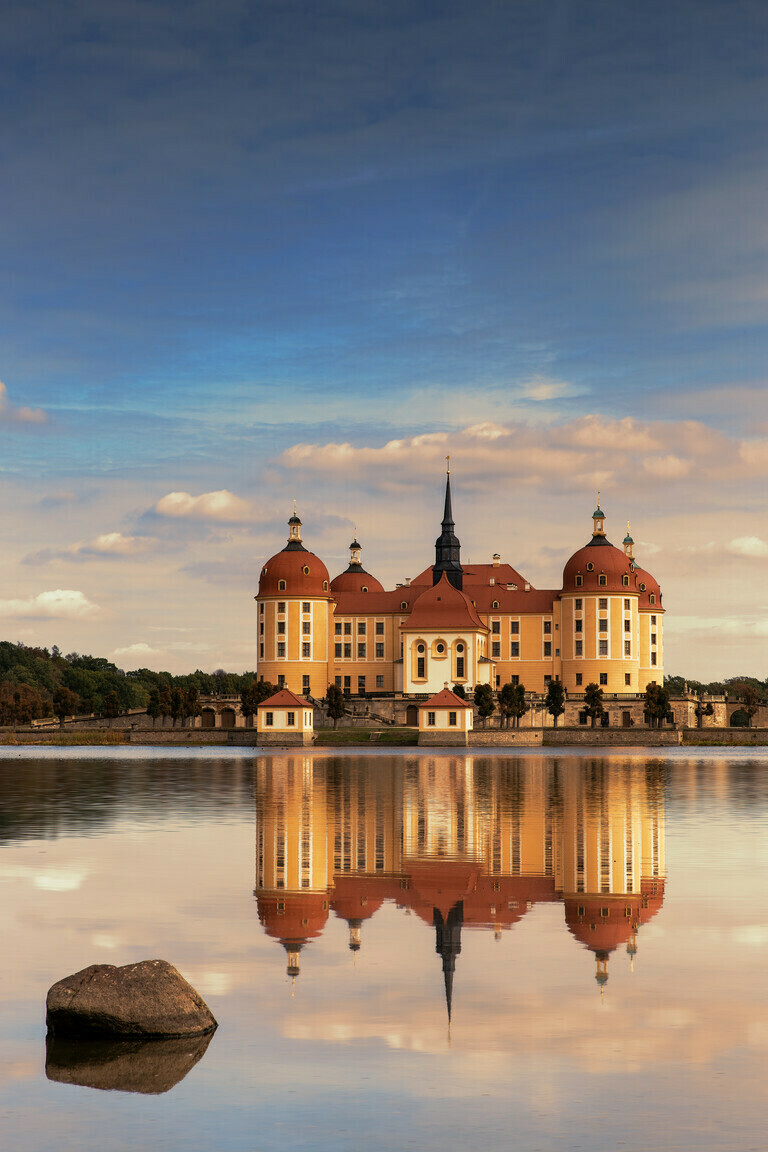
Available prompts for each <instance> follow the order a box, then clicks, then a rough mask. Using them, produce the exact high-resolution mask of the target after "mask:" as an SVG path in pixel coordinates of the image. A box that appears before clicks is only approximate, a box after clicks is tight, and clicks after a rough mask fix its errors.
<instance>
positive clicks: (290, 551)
mask: <svg viewBox="0 0 768 1152" xmlns="http://www.w3.org/2000/svg"><path fill="white" fill-rule="evenodd" d="M281 580H283V581H285V587H284V588H281V587H280V581H281ZM328 585H329V580H328V569H327V568H326V566H325V564H323V562H322V560H321V559H320V557H319V556H315V554H314V552H307V551H306V549H304V548H296V549H294V548H284V549H283V551H282V552H278V553H277V554H276V555H275V556H273V557H272V558H271V559H270V560H267V562H266V564H265V565H264V567H263V568H262V570H261V576H260V578H259V596H278V595H281V596H322V597H324V598H326V599H330V596H331V594H330V592H329V590H328Z"/></svg>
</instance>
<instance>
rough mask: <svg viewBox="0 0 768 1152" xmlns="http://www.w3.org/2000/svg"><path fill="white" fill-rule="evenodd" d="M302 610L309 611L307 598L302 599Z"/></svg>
mask: <svg viewBox="0 0 768 1152" xmlns="http://www.w3.org/2000/svg"><path fill="white" fill-rule="evenodd" d="M301 610H302V612H306V613H309V600H303V601H302V604H301Z"/></svg>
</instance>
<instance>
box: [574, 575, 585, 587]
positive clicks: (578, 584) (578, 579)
mask: <svg viewBox="0 0 768 1152" xmlns="http://www.w3.org/2000/svg"><path fill="white" fill-rule="evenodd" d="M583 583H584V577H583V576H577V577H576V587H577V588H581V586H582V584H583Z"/></svg>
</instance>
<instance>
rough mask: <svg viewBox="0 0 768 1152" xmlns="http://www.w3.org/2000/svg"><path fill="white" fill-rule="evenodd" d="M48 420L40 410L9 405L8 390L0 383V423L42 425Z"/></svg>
mask: <svg viewBox="0 0 768 1152" xmlns="http://www.w3.org/2000/svg"><path fill="white" fill-rule="evenodd" d="M47 419H48V417H47V415H46V414H45V412H43V410H42V408H23V407H21V408H20V407H17V406H16V405H15V404H11V402H10V401H9V399H8V389H7V388H6V386H5V384H2V383H0V422H5V423H16V424H44V423H45V422H46V420H47Z"/></svg>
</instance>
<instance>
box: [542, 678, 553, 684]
mask: <svg viewBox="0 0 768 1152" xmlns="http://www.w3.org/2000/svg"><path fill="white" fill-rule="evenodd" d="M544 683H545V684H551V683H552V677H551V676H545V677H544Z"/></svg>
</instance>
